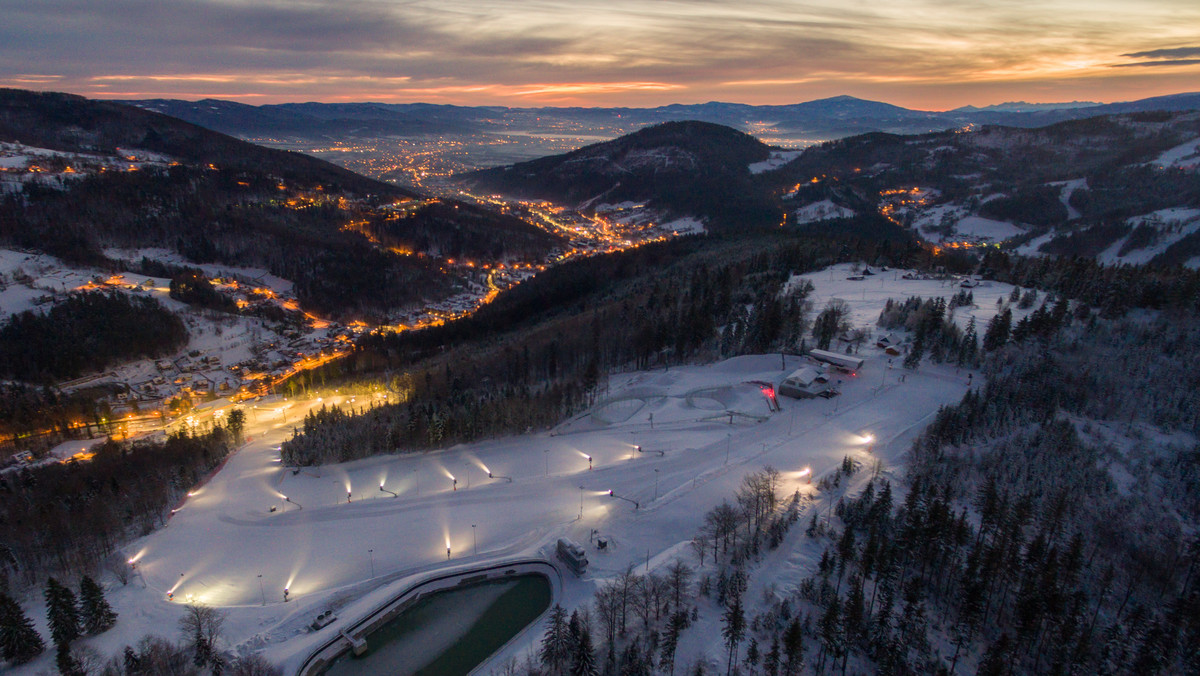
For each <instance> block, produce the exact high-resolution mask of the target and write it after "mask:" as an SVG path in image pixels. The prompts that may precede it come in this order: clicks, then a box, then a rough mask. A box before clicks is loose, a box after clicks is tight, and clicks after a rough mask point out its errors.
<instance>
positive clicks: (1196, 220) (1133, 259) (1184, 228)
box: [1096, 207, 1200, 268]
mask: <svg viewBox="0 0 1200 676" xmlns="http://www.w3.org/2000/svg"><path fill="white" fill-rule="evenodd" d="M1126 222H1127V223H1128V224H1129V225H1131V226H1133V227H1134V228H1137V227H1138V226H1140V225H1149V226H1152V227H1154V228H1155V229H1156V230H1158V239H1157V241H1155V242H1154V243H1153V244H1151V245H1150V246H1146V247H1142V248H1140V249H1133V250H1131V251H1127V252H1125V255H1124V256H1121V255H1120V253H1121V247H1123V246H1124V245H1125V242H1126V241H1127V240H1128V239H1129V237H1130V235H1126V236H1125V237H1122V238H1121V239H1118V240H1117V241H1115V242H1113V243H1112V244H1111V245H1109V247H1108V248H1107V249H1105V250H1104V251H1102V252H1100V255H1098V256H1097V257H1096V259H1097V260H1099V261H1101V262H1103V263H1109V264H1117V263H1132V264H1135V265H1140V264H1142V263H1149V262H1150V261H1151V260H1153V259H1154V257H1155V256H1158V255H1159V254H1161V253H1162V252H1164V251H1166V250H1167V249H1168V248H1170V247H1171V245H1172V244H1174V243H1176V242H1178V241H1179V240H1181V239H1183V238H1184V237H1186V236H1188V235H1190V234H1192V233H1194V232H1196V231H1197V230H1200V209H1194V208H1188V207H1173V208H1170V209H1159V210H1158V211H1154V212H1151V213H1148V214H1143V215H1141V216H1134V217H1132V218H1129V219H1127V220H1126ZM1194 263H1195V260H1194V259H1192V260H1189V261H1188V262H1187V263H1186V265H1187V266H1188V267H1192V268H1195V267H1197V266H1196V265H1195V264H1194Z"/></svg>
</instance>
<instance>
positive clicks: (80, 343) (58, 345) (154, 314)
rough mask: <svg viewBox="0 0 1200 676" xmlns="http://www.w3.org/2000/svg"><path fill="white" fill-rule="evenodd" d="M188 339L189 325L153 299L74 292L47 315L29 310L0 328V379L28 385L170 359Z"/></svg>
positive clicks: (97, 292) (46, 313) (110, 292)
mask: <svg viewBox="0 0 1200 676" xmlns="http://www.w3.org/2000/svg"><path fill="white" fill-rule="evenodd" d="M187 339H188V333H187V329H186V328H185V327H184V325H183V321H182V320H180V319H179V317H177V316H176V315H175V314H174V313H173V312H171V311H170V310H167V309H166V308H164V307H163V306H162V305H160V304H159V303H158V301H156V300H154V299H153V298H147V297H139V296H133V295H128V294H123V293H118V292H115V291H109V292H100V291H93V292H83V293H72V294H70V295H68V296H67V297H66V299H65V300H62V301H60V302H58V303H56V304H55V305H54V306H53V307H51V308H50V309H49V311H47V312H45V313H41V312H37V311H35V310H26V311H25V312H21V313H18V314H15V315H13V316H12V317H11V318H9V320H8V321H7V322H6V323H5V324H4V326H2V327H0V374H2V375H3V376H4V377H7V378H15V379H18V380H24V381H28V382H54V381H58V380H65V379H70V378H77V377H79V376H80V375H82V374H84V373H88V372H91V371H101V370H103V369H105V368H107V367H108V366H109V365H111V364H114V363H119V362H123V361H128V360H131V359H138V358H141V357H156V356H159V355H164V354H170V353H171V352H174V351H176V350H178V349H179V348H181V347H183V346H184V345H186V344H187Z"/></svg>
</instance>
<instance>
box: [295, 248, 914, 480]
mask: <svg viewBox="0 0 1200 676" xmlns="http://www.w3.org/2000/svg"><path fill="white" fill-rule="evenodd" d="M768 242H769V243H772V245H770V246H765V245H766V244H767V243H768ZM908 246H909V245H907V244H899V245H891V244H889V243H886V242H884V243H880V242H874V241H862V240H835V239H812V238H797V237H793V236H789V235H787V234H778V233H772V234H769V235H763V236H756V237H748V238H746V237H733V238H729V239H717V240H682V241H677V242H668V243H664V244H658V245H652V246H646V247H641V248H639V249H636V250H632V251H627V252H624V253H620V254H615V255H613V256H610V257H606V258H604V259H591V260H582V261H578V262H575V263H571V264H568V265H563V266H560V267H558V268H553V269H551V270H549V271H547V272H546V273H543V274H541V275H538V276H537V277H535V278H534V279H533V280H530V281H529V282H526V283H524V284H521V285H520V286H519V287H517V288H515V289H513V290H511V291H509V292H507V293H505V294H504V295H503V296H502V297H501V299H499V300H497V301H496V302H495V303H492V304H491V305H490V306H488V307H486V308H485V309H484V310H481V311H480V312H479V313H477V314H476V315H475V316H473V317H470V318H467V319H465V320H462V321H460V322H454V323H453V324H451V325H449V326H446V327H442V328H438V329H432V330H427V331H419V332H415V333H401V334H390V335H375V336H372V337H369V338H366V339H364V340H363V341H361V342H360V345H359V348H358V350H356V353H355V354H354V355H352V356H351V357H349V358H348V360H346V361H344V362H343V363H341V364H338V365H337V366H336V367H335V368H336V369H337V370H338V371H337V372H335V371H332V370H329V371H321V372H316V373H313V374H310V375H307V376H306V377H305V378H301V379H298V380H296V381H295V382H294V383H293V387H297V388H302V387H304V386H305V384H306V382H319V381H320V380H321V379H322V378H324V377H327V376H328V377H336V378H346V379H349V380H362V379H364V378H375V379H377V380H378V381H381V382H383V383H384V384H385V385H386V386H387V387H389V388H390V389H391V390H392V391H393V392H394V393H396V395H397V396H398V397H399V399H400V400H401V402H403V403H399V404H393V405H390V406H384V407H378V408H374V409H371V410H369V411H363V412H362V415H353V416H351V415H348V414H346V413H343V412H341V411H338V410H328V411H321V412H316V413H314V414H313V415H312V416H310V417H309V418H308V419H306V420H305V424H304V428H303V432H304V434H302V435H300V436H299V437H297V438H295V439H292V440H289V441H288V442H286V443H285V444H284V448H283V454H284V458H285V460H286V461H288V462H291V463H295V464H303V465H307V464H319V463H324V462H340V461H344V460H349V459H353V458H360V457H366V456H368V455H374V454H377V453H389V452H396V451H404V450H416V449H423V448H436V447H440V446H444V445H449V444H453V443H458V442H462V441H469V440H472V439H477V438H481V437H488V436H495V435H501V434H511V433H519V432H522V431H524V430H526V429H529V428H545V427H547V426H550V425H553V424H556V423H557V422H558V421H560V420H562V419H563V418H564V417H566V416H569V415H571V414H572V413H574V412H577V411H579V410H581V409H582V408H584V407H586V406H588V405H590V404H591V403H593V402H594V401H595V400H596V398H597V397H599V396H602V391H603V386H604V374H606V373H608V372H610V371H612V370H614V369H617V368H629V367H632V368H640V369H645V368H655V367H664V366H665V367H669V366H670V365H671V364H681V363H687V362H690V361H694V360H697V359H713V358H717V357H720V356H734V355H738V354H749V353H760V352H769V351H784V352H789V353H796V352H798V351H799V350H800V349H801V347H802V342H803V341H806V340H811V339H812V338H811V335H810V333H809V332H808V330H809V328H810V326H809V325H810V323H811V321H812V317H811V312H810V308H809V307H808V306H809V303H808V301H807V293H808V288H807V287H805V286H803V285H789V284H788V281H789V279H790V276H791V275H792V274H798V273H801V272H807V271H809V270H813V269H816V268H818V267H820V266H823V265H827V264H829V263H831V262H835V261H837V260H843V259H854V260H857V259H858V258H859V257H860V256H866V257H867V258H868V259H869V260H871V261H875V260H883V261H891V260H893V259H895V258H897V257H902V256H905V255H920V254H919V252H920V249H919V248H914V249H909V248H908ZM720 327H726V330H725V331H719V330H718V329H719V328H720ZM443 346H452V347H450V349H444V348H443ZM393 371H395V372H396V373H402V375H395V374H393V375H388V374H389V373H391V372H393ZM338 372H340V373H341V374H342V375H337V373H338ZM369 374H374V375H369Z"/></svg>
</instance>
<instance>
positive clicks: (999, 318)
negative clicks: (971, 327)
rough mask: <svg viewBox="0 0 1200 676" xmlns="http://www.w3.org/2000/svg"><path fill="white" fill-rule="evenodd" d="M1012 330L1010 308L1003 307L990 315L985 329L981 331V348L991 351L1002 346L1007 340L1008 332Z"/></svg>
mask: <svg viewBox="0 0 1200 676" xmlns="http://www.w3.org/2000/svg"><path fill="white" fill-rule="evenodd" d="M1011 332H1012V310H1010V309H1008V308H1004V311H1003V312H1001V313H1000V314H998V315H996V316H994V317H992V319H991V321H989V322H988V325H987V330H985V331H984V332H983V349H984V350H986V351H988V352H991V351H993V350H996V349H999V348H1001V347H1004V344H1005V343H1007V342H1008V336H1009V333H1011Z"/></svg>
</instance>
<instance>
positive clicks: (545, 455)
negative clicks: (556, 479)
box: [542, 448, 550, 476]
mask: <svg viewBox="0 0 1200 676" xmlns="http://www.w3.org/2000/svg"><path fill="white" fill-rule="evenodd" d="M542 457H543V458H545V459H546V476H550V449H548V448H547V449H546V450H544V451H542Z"/></svg>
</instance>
